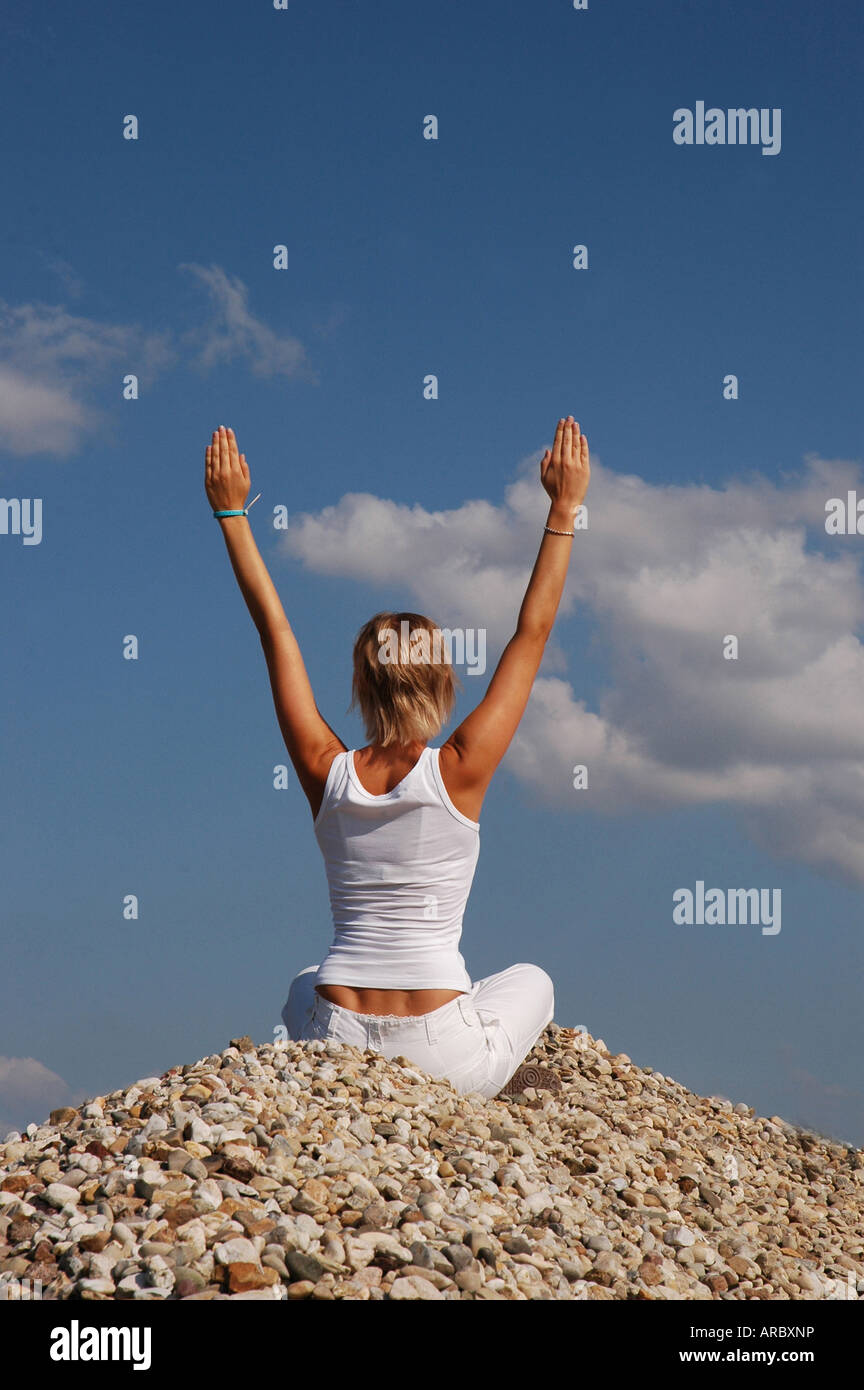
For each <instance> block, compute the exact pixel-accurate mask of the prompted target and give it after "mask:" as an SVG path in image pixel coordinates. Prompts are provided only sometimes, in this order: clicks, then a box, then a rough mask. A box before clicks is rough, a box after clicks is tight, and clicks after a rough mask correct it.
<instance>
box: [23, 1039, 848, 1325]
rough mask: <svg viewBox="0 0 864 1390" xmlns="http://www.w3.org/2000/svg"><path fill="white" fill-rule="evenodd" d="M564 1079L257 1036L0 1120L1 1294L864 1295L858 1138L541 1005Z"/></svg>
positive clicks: (549, 1058)
mask: <svg viewBox="0 0 864 1390" xmlns="http://www.w3.org/2000/svg"><path fill="white" fill-rule="evenodd" d="M528 1060H529V1061H530V1062H533V1063H537V1064H539V1065H541V1066H544V1067H551V1068H553V1069H554V1071H555V1072H556V1074H557V1077H558V1078H559V1079H560V1083H561V1087H560V1089H559V1090H554V1091H535V1090H533V1089H532V1088H530V1087H528V1088H527V1089H526V1090H525V1091H523V1092H521V1093H520V1094H518V1095H513V1096H509V1095H508V1096H506V1097H505V1096H503V1095H502V1096H499V1097H498V1098H496V1099H495V1100H485V1099H483V1098H482V1097H481V1096H479V1095H477V1094H476V1093H474V1094H471V1095H461V1094H459V1093H458V1092H457V1091H455V1090H454V1089H453V1087H452V1086H451V1085H450V1083H449V1082H445V1081H436V1080H433V1079H432V1078H430V1077H429V1076H427V1075H425V1074H424V1073H423V1072H421V1071H420V1070H418V1068H417V1067H415V1066H414V1065H413V1064H412V1063H411V1062H410V1060H408V1059H407V1058H397V1059H396V1060H395V1061H390V1062H388V1061H386V1060H385V1059H384V1058H382V1057H380V1056H379V1055H377V1054H376V1053H374V1052H371V1051H367V1052H361V1051H359V1050H358V1049H357V1048H354V1047H349V1046H347V1045H345V1044H342V1043H333V1042H324V1041H311V1042H303V1043H296V1042H289V1043H285V1044H271V1045H264V1046H261V1047H256V1046H254V1045H253V1044H252V1043H251V1041H250V1040H249V1039H248V1038H238V1039H234V1040H233V1041H232V1045H231V1046H230V1047H228V1048H226V1049H225V1051H224V1052H222V1053H221V1054H217V1055H214V1056H212V1057H206V1058H204V1059H202V1060H201V1061H199V1062H196V1063H195V1064H194V1065H190V1066H183V1067H174V1068H172V1069H171V1071H169V1072H166V1073H165V1075H164V1076H158V1077H157V1076H151V1077H146V1078H145V1079H144V1080H141V1081H138V1082H136V1084H135V1085H134V1086H132V1087H130V1088H129V1089H127V1090H123V1091H115V1092H113V1093H112V1094H111V1095H108V1096H103V1097H100V1098H98V1099H94V1100H91V1101H89V1102H88V1103H86V1104H84V1105H83V1106H81V1107H80V1108H79V1109H77V1110H72V1109H63V1110H60V1111H54V1112H52V1115H51V1117H50V1121H51V1122H50V1123H49V1124H45V1125H39V1126H36V1125H30V1126H28V1128H27V1130H26V1132H25V1133H24V1134H18V1133H15V1132H13V1133H12V1134H11V1135H8V1136H7V1138H6V1140H5V1142H4V1143H2V1144H0V1297H5V1298H11V1299H14V1298H26V1297H34V1296H36V1297H42V1298H46V1299H65V1298H73V1299H97V1300H103V1299H193V1300H200V1299H226V1298H240V1299H292V1300H293V1299H298V1300H300V1299H308V1298H312V1299H341V1298H347V1299H360V1300H366V1299H456V1298H459V1299H463V1298H468V1299H476V1298H482V1299H516V1300H522V1299H535V1298H540V1299H574V1298H581V1299H633V1298H636V1299H661V1300H667V1299H673V1300H681V1299H752V1298H759V1299H826V1298H836V1299H843V1298H852V1299H854V1298H858V1299H860V1298H864V1151H861V1150H856V1149H854V1148H850V1147H846V1146H844V1145H842V1144H835V1143H832V1142H829V1141H828V1140H826V1139H825V1138H823V1137H820V1136H817V1135H815V1134H810V1133H808V1132H806V1131H803V1130H801V1129H800V1128H798V1127H796V1126H793V1125H791V1124H787V1123H786V1122H785V1121H783V1120H781V1119H779V1118H777V1117H776V1116H775V1117H773V1118H772V1119H763V1118H760V1117H758V1116H757V1115H756V1114H755V1113H754V1111H753V1110H752V1109H751V1108H750V1107H748V1106H746V1105H733V1104H732V1103H731V1102H729V1101H727V1100H721V1099H717V1098H703V1097H701V1096H697V1095H694V1094H693V1093H692V1092H690V1091H688V1090H686V1089H685V1088H684V1087H683V1086H681V1085H679V1084H678V1083H677V1082H675V1081H673V1080H671V1078H669V1077H667V1076H663V1075H662V1074H661V1073H660V1072H657V1071H652V1070H650V1069H646V1068H642V1067H639V1066H636V1065H634V1063H633V1062H631V1061H630V1058H629V1057H627V1056H625V1055H624V1054H623V1053H619V1054H618V1055H616V1056H611V1055H610V1054H609V1052H608V1050H607V1048H606V1046H605V1044H604V1043H603V1042H602V1041H601V1040H595V1039H593V1038H592V1037H591V1036H590V1035H588V1034H586V1033H582V1032H577V1031H575V1030H573V1029H568V1028H560V1027H558V1026H557V1025H555V1024H550V1025H549V1027H548V1028H547V1029H546V1031H545V1033H544V1034H543V1035H542V1037H541V1038H540V1040H539V1042H538V1043H537V1046H536V1047H535V1048H534V1049H533V1051H532V1053H531V1054H530V1057H529V1059H528Z"/></svg>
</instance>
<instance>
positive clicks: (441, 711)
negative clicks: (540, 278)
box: [206, 415, 589, 1097]
mask: <svg viewBox="0 0 864 1390" xmlns="http://www.w3.org/2000/svg"><path fill="white" fill-rule="evenodd" d="M206 452H207V461H206V491H207V497H208V498H209V500H210V503H211V506H212V507H213V510H214V514H215V515H216V516H218V517H219V524H220V526H221V527H222V531H223V534H224V537H225V544H226V546H227V547H228V554H229V556H230V558H231V564H232V566H233V568H234V573H235V575H236V577H237V582H238V584H239V585H240V589H241V592H242V594H243V597H244V598H245V600H246V603H247V605H248V608H249V612H250V613H251V615H252V619H253V621H254V623H255V626H256V628H257V629H258V633H259V635H260V637H261V645H262V646H263V648H264V655H265V657H266V660H267V667H268V670H269V673H270V684H271V687H272V690H273V699H274V701H275V705H276V714H277V717H278V720H279V725H280V728H281V730H282V733H283V735H284V737H285V743H286V745H287V748H288V752H289V754H290V757H291V761H292V763H293V764H294V768H295V771H296V773H297V776H298V778H299V780H300V784H301V786H302V788H303V791H304V792H305V793H306V796H307V797H308V800H309V805H310V807H311V810H312V816H313V820H314V829H315V835H316V838H317V840H318V844H319V847H320V849H321V852H322V854H323V856H324V862H325V866H326V870H327V878H328V884H329V889H330V904H331V908H332V912H333V923H334V933H335V935H334V940H333V944H332V945H331V947H330V951H329V954H328V956H327V958H326V960H325V961H324V962H323V964H322V965H310V966H309V967H308V968H307V969H306V970H303V971H301V972H300V974H299V975H298V976H297V977H296V979H295V980H294V981H293V983H292V985H291V988H290V992H289V995H288V1001H287V1003H286V1005H285V1008H284V1009H283V1012H282V1017H283V1019H284V1021H285V1024H286V1028H287V1030H288V1035H289V1036H290V1037H292V1038H295V1039H304V1038H332V1039H335V1040H336V1041H340V1042H345V1043H351V1044H353V1045H354V1046H355V1047H359V1048H361V1049H365V1048H371V1049H373V1050H374V1051H376V1052H380V1053H382V1054H383V1055H384V1056H385V1057H388V1058H392V1057H398V1056H404V1057H407V1058H408V1059H409V1060H410V1061H413V1062H414V1063H415V1064H416V1065H418V1066H420V1067H421V1068H422V1069H423V1070H424V1071H426V1072H428V1073H429V1074H430V1075H432V1076H439V1077H443V1078H447V1079H448V1080H450V1081H451V1082H452V1084H453V1086H454V1087H455V1088H456V1089H457V1090H460V1091H479V1092H480V1093H481V1094H482V1095H484V1096H489V1097H491V1096H495V1095H497V1094H498V1092H499V1091H501V1090H502V1088H503V1087H504V1086H505V1083H506V1082H507V1080H508V1078H510V1079H511V1083H512V1082H513V1081H514V1080H515V1077H514V1072H516V1069H517V1068H518V1067H519V1064H520V1062H522V1060H523V1058H524V1057H525V1056H526V1054H527V1053H528V1052H530V1050H531V1048H532V1047H533V1046H534V1044H535V1042H536V1041H537V1039H538V1038H539V1036H540V1034H541V1033H542V1032H543V1030H544V1028H545V1027H546V1025H547V1024H548V1023H549V1022H550V1021H551V1019H552V1017H553V1012H554V993H553V986H552V981H551V979H550V978H549V976H548V975H547V974H546V972H545V971H543V970H541V969H540V968H539V967H538V966H535V965H525V964H522V965H513V966H511V967H510V969H509V970H504V971H502V972H501V973H499V974H497V975H490V976H488V977H487V978H485V979H483V980H478V981H476V982H475V983H472V981H471V979H470V978H469V976H468V974H467V972H466V970H465V962H464V960H463V958H462V956H461V955H460V953H459V949H458V945H459V938H460V935H461V931H462V914H463V911H464V908H465V903H466V901H467V898H468V894H469V891H470V888H471V882H472V879H473V875H474V868H475V865H476V863H477V855H478V852H479V817H480V810H481V807H482V805H483V798H484V796H485V795H486V790H487V788H488V786H489V783H490V781H491V779H492V774H493V773H494V771H495V769H496V767H497V766H498V764H499V763H500V761H501V759H502V758H503V756H504V754H505V752H506V751H507V748H508V746H509V744H510V741H511V739H512V738H513V735H514V733H515V732H516V729H517V727H518V724H519V720H520V719H521V717H522V714H523V711H524V709H525V706H526V704H527V703H528V697H529V695H530V693H531V687H532V685H533V683H534V677H535V676H536V674H537V670H538V668H539V666H540V661H541V659H542V656H543V649H544V647H545V645H546V639H547V638H548V636H549V633H550V632H551V630H552V625H553V623H554V621H555V614H556V612H557V610H558V604H559V601H560V598H561V593H562V591H563V588H564V579H565V576H566V574H567V565H568V561H569V558H570V549H571V547H570V539H571V538H572V536H573V521H574V516H575V513H576V510H577V508H578V507H579V506H580V505H581V503H582V500H583V498H584V497H585V493H586V491H587V488H588V480H589V457H588V441H587V439H586V438H585V436H584V435H583V434H581V433H580V430H579V425H578V423H577V422H576V421H574V419H573V417H572V415H571V416H569V417H568V418H567V419H566V420H559V421H558V426H557V429H556V432H555V441H554V444H553V446H552V448H551V450H549V449H547V450H546V451H545V453H544V455H543V458H542V460H541V462H540V477H541V481H542V484H543V487H544V488H545V490H546V492H547V493H548V494H549V497H550V501H551V505H550V508H549V515H548V518H547V522H546V526H545V527H544V534H543V538H542V540H541V543H540V550H539V553H538V556H537V562H536V564H535V566H534V570H533V573H532V575H531V579H530V581H529V584H528V588H527V590H526V593H525V598H524V600H523V602H522V607H521V609H520V610H519V618H518V621H517V624H516V632H515V634H514V636H513V637H512V638H511V639H510V641H509V642H508V644H507V646H506V647H505V649H504V652H503V654H502V656H501V660H500V661H499V663H498V666H497V668H496V670H495V674H494V675H493V677H492V679H491V681H490V682H489V687H488V689H487V691H486V694H485V696H484V697H483V699H482V700H481V701H480V703H479V705H478V706H477V708H476V709H475V710H473V711H472V713H471V714H469V715H468V717H467V718H466V719H464V720H463V721H462V723H461V724H460V725H459V726H458V728H457V729H456V730H455V731H454V732H453V733H452V734H451V736H450V738H449V739H448V740H447V742H446V743H444V744H443V745H442V746H441V747H440V748H431V747H430V746H429V739H430V738H434V737H436V736H437V734H438V733H439V731H440V729H441V728H442V726H443V725H444V724H445V723H446V722H447V719H448V717H449V715H450V712H451V709H452V706H453V701H454V694H455V691H454V673H453V668H452V665H450V663H449V661H448V660H447V659H446V656H445V657H444V658H443V659H442V656H441V646H442V643H441V631H440V629H439V628H437V627H436V624H434V623H433V622H432V621H431V620H430V619H429V618H425V617H423V616H422V615H420V614H417V613H381V614H377V615H376V617H374V618H373V619H371V620H370V622H368V623H367V624H366V625H365V627H364V628H363V629H362V630H361V632H360V633H359V635H358V637H357V640H356V642H355V646H354V681H353V693H354V701H353V703H355V704H357V705H359V707H360V711H361V713H362V715H363V719H364V723H365V726H366V737H367V738H368V739H369V743H368V744H367V746H366V747H365V748H361V749H351V750H349V749H347V748H346V747H345V744H344V743H343V742H342V740H341V739H340V738H339V737H338V736H337V735H336V734H335V733H334V732H333V730H332V729H331V728H330V726H329V724H327V723H326V721H325V720H324V719H323V718H322V717H321V715H320V714H319V712H318V708H317V706H316V704H315V698H314V696H313V694H312V687H311V686H310V684H309V678H308V676H307V674H306V668H305V666H304V664H303V658H302V656H301V655H300V649H299V647H298V645H297V641H296V638H295V637H294V633H293V632H292V631H291V628H290V626H289V624H288V620H287V618H286V617H285V613H284V611H283V608H282V604H281V602H280V600H279V595H278V594H277V592H276V589H275V588H274V586H273V583H272V581H271V579H270V576H269V574H268V572H267V568H266V566H265V564H264V561H263V560H262V558H261V556H260V554H259V552H258V548H257V546H256V544H255V541H254V538H253V536H252V531H251V529H250V526H249V522H248V519H247V511H248V508H246V507H245V506H244V499H245V498H246V497H247V495H248V492H249V469H248V467H247V464H246V458H245V455H243V454H240V453H238V450H237V442H236V440H235V438H234V433H233V431H232V430H230V429H228V430H226V429H225V428H224V426H222V427H220V428H219V429H218V430H214V432H213V438H212V442H211V444H210V446H209V447H208V449H207V451H206ZM436 647H437V648H438V650H437V651H436ZM517 1075H518V1073H517ZM508 1089H511V1090H512V1089H518V1083H517V1085H516V1087H514V1086H513V1085H512V1084H511V1086H510V1087H509V1088H508Z"/></svg>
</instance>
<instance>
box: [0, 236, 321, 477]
mask: <svg viewBox="0 0 864 1390" xmlns="http://www.w3.org/2000/svg"><path fill="white" fill-rule="evenodd" d="M44 259H45V260H46V263H47V265H48V267H49V268H50V269H51V270H52V271H55V272H56V273H57V274H59V275H60V276H61V278H63V279H64V281H65V284H66V289H67V292H68V293H69V295H70V296H76V295H79V294H80V292H81V289H82V286H81V283H80V281H79V280H77V279H76V277H75V275H74V271H73V270H72V268H71V267H70V266H68V265H67V264H66V262H65V261H62V260H57V259H56V258H55V259H53V260H52V259H50V258H44ZM180 269H181V270H190V271H192V272H193V274H194V275H195V276H196V277H197V278H198V279H199V280H200V281H201V282H202V283H203V284H204V285H206V287H207V290H208V292H209V298H210V303H211V306H212V314H211V317H210V320H209V322H208V323H206V324H205V325H203V326H202V325H196V326H195V327H194V328H191V327H190V328H181V329H177V330H172V331H170V332H159V333H151V332H149V331H148V330H146V329H145V328H143V327H141V326H140V325H138V324H114V323H101V322H99V321H98V320H96V319H90V318H86V317H85V316H83V315H81V314H70V313H69V312H68V311H67V310H66V309H65V308H64V307H62V306H61V305H58V304H43V303H32V304H18V305H11V304H8V303H6V302H5V301H3V300H0V436H2V439H3V448H4V450H5V451H7V452H9V453H12V454H20V455H29V454H40V453H48V454H55V455H58V456H59V457H64V456H67V455H69V454H72V453H74V452H75V451H76V450H78V449H80V448H81V446H82V443H83V441H84V439H85V438H86V436H87V435H88V434H94V433H96V432H98V431H100V430H104V429H105V428H106V426H107V422H108V417H107V415H106V413H105V407H104V405H100V406H97V405H96V404H95V401H96V400H97V399H99V398H100V397H101V399H102V400H104V399H105V393H106V390H107V392H108V393H109V397H110V394H111V393H112V392H113V398H114V399H116V400H117V401H119V400H120V390H121V383H122V378H123V377H124V376H126V375H127V374H129V373H134V374H135V375H136V376H137V377H138V379H139V381H140V383H141V385H142V386H143V387H149V386H150V385H152V383H153V381H154V380H155V379H156V377H157V375H158V374H159V373H160V372H162V371H165V370H166V369H167V368H168V367H170V366H173V365H174V364H175V363H176V362H177V361H178V360H181V359H182V361H183V362H184V363H193V364H194V365H196V366H198V367H199V368H200V369H202V370H205V371H206V370H208V369H210V368H212V367H214V366H217V365H218V364H220V363H222V362H228V361H233V360H235V359H238V358H239V359H245V360H246V362H247V363H248V365H249V368H250V370H251V371H252V372H253V373H254V374H255V375H256V376H265V377H266V376H290V377H300V378H303V379H304V380H306V381H310V382H313V383H314V382H316V381H317V377H316V375H315V373H314V372H313V371H312V370H311V369H310V368H309V366H308V365H307V362H306V352H305V349H304V347H303V344H302V343H301V342H300V341H299V340H298V339H297V338H293V337H290V336H288V335H285V334H282V335H280V334H279V333H277V332H275V331H274V330H273V329H272V328H270V327H268V325H267V324H266V323H263V322H262V321H261V320H260V319H258V318H256V317H255V316H254V315H253V314H252V313H251V311H250V309H249V306H248V291H247V289H246V286H245V285H244V284H243V282H242V281H241V280H238V279H236V278H234V277H231V276H229V275H228V274H226V272H225V271H224V270H223V269H222V268H221V267H220V266H218V265H213V266H209V267H205V266H199V265H192V264H187V265H183V266H181V267H180ZM97 393H98V394H97Z"/></svg>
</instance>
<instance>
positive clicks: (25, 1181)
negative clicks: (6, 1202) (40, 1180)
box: [0, 1173, 36, 1192]
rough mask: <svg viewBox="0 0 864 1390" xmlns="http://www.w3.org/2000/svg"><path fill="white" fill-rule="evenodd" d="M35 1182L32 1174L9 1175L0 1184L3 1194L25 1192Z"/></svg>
mask: <svg viewBox="0 0 864 1390" xmlns="http://www.w3.org/2000/svg"><path fill="white" fill-rule="evenodd" d="M35 1182H36V1178H35V1177H34V1176H33V1174H32V1173H10V1174H9V1176H8V1177H6V1178H4V1179H3V1181H2V1182H0V1188H2V1189H3V1191H4V1192H26V1191H27V1189H28V1188H29V1187H32V1186H33V1184H34V1183H35Z"/></svg>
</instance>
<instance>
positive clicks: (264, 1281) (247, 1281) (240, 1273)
mask: <svg viewBox="0 0 864 1390" xmlns="http://www.w3.org/2000/svg"><path fill="white" fill-rule="evenodd" d="M226 1271H227V1272H226V1278H225V1284H226V1287H227V1289H228V1292H229V1293H248V1291H249V1290H250V1289H266V1288H269V1287H270V1285H271V1284H278V1283H279V1275H278V1274H277V1273H276V1270H275V1269H262V1267H261V1266H260V1265H257V1264H247V1263H246V1262H245V1261H241V1260H237V1261H235V1263H234V1264H230V1265H227V1266H226Z"/></svg>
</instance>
